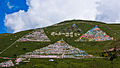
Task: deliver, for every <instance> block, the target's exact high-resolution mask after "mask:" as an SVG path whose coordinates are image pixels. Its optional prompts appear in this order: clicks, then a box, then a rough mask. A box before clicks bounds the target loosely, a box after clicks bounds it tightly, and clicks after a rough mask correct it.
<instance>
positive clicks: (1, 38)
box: [0, 20, 120, 68]
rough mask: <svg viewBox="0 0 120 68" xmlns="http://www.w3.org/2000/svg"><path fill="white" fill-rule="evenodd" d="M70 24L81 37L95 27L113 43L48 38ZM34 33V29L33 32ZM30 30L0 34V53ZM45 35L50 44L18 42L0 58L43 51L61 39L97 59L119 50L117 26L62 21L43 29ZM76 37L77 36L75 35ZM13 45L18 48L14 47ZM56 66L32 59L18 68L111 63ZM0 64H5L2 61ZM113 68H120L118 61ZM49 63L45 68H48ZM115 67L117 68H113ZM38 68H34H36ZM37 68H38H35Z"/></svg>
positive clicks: (76, 64) (74, 65)
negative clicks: (113, 48)
mask: <svg viewBox="0 0 120 68" xmlns="http://www.w3.org/2000/svg"><path fill="white" fill-rule="evenodd" d="M73 24H76V25H77V26H78V27H79V28H80V29H81V30H82V33H81V35H82V34H84V33H85V32H87V31H88V30H90V29H92V28H93V27H94V26H95V25H98V27H99V28H100V29H101V30H102V31H104V32H106V33H107V34H108V35H109V36H111V37H114V40H113V41H102V42H75V41H74V40H76V39H78V38H79V37H73V38H71V37H65V36H51V35H50V34H51V32H59V31H61V30H64V29H66V28H69V27H70V26H72V25H73ZM33 30H36V29H33ZM33 30H27V31H22V32H18V33H15V34H1V35H0V51H2V50H4V49H5V48H6V47H8V46H9V45H10V44H12V43H13V42H15V41H16V40H17V39H19V38H20V37H22V36H24V35H26V34H28V33H30V32H31V31H33ZM44 30H45V33H46V34H47V36H48V37H49V38H50V40H51V42H17V43H15V44H14V45H13V46H12V47H10V48H9V49H8V50H6V51H5V52H3V53H2V54H1V55H0V57H2V56H5V57H17V56H19V55H21V54H25V53H26V52H31V51H33V50H35V49H40V48H42V47H45V46H47V45H49V44H53V43H55V42H56V41H58V40H61V39H64V40H65V41H66V42H67V43H68V44H70V45H72V46H74V47H77V48H79V49H81V50H84V51H86V52H87V53H88V54H92V55H94V56H100V55H101V53H102V52H103V50H105V49H108V48H112V47H115V46H120V45H119V44H120V42H119V40H120V33H119V31H120V25H119V24H105V23H101V22H96V21H82V20H72V21H64V22H61V23H59V24H57V26H54V25H53V26H49V27H45V28H44ZM78 33H79V32H78ZM16 45H17V46H18V47H16ZM24 48H26V50H24ZM55 60H56V62H58V64H57V65H56V64H55V63H54V62H48V59H39V60H38V59H32V60H31V62H30V63H28V64H24V63H23V64H22V65H20V66H18V67H19V68H26V67H28V68H31V66H35V65H36V66H41V67H40V68H48V67H49V68H55V67H56V68H103V67H106V68H112V66H111V64H110V61H108V60H104V59H83V60H81V59H79V60H77V59H55ZM0 61H1V62H2V61H4V60H1V59H0ZM114 62H115V64H114V67H115V68H120V65H117V63H118V64H120V63H119V62H118V61H117V60H115V61H114ZM47 63H48V65H47ZM70 65H71V66H70ZM116 66H118V67H116ZM36 68H37V67H36ZM38 68H39V67H38Z"/></svg>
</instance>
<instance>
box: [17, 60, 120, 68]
mask: <svg viewBox="0 0 120 68" xmlns="http://www.w3.org/2000/svg"><path fill="white" fill-rule="evenodd" d="M30 61H31V62H30V63H21V64H20V65H18V66H15V67H18V68H112V67H113V68H120V66H119V65H120V59H115V60H114V61H113V64H112V63H111V61H109V60H105V59H54V62H50V61H49V59H31V60H30Z"/></svg>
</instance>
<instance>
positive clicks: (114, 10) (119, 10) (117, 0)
mask: <svg viewBox="0 0 120 68" xmlns="http://www.w3.org/2000/svg"><path fill="white" fill-rule="evenodd" d="M97 11H98V12H99V14H98V15H97V16H96V20H99V21H103V22H114V23H115V22H119V23H120V20H118V19H120V0H101V1H100V2H99V6H98V8H97Z"/></svg>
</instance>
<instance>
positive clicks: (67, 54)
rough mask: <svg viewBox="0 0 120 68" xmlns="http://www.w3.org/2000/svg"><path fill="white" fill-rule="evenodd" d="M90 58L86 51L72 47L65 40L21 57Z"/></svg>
mask: <svg viewBox="0 0 120 68" xmlns="http://www.w3.org/2000/svg"><path fill="white" fill-rule="evenodd" d="M89 56H90V55H88V54H87V53H86V52H85V51H82V50H79V49H78V48H75V47H72V46H70V45H69V44H67V43H66V42H65V41H64V40H60V41H57V42H56V43H54V44H50V45H48V46H46V47H43V48H41V49H37V50H35V51H33V52H28V53H26V54H25V55H20V57H25V58H75V57H89Z"/></svg>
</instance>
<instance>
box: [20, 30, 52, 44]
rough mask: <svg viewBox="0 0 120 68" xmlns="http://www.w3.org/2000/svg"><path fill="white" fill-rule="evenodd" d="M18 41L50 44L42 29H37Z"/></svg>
mask: <svg viewBox="0 0 120 68" xmlns="http://www.w3.org/2000/svg"><path fill="white" fill-rule="evenodd" d="M18 41H43V42H50V39H49V38H48V37H47V35H46V34H45V32H44V30H43V29H38V30H36V31H33V32H32V33H29V34H28V35H25V36H23V37H22V38H20V39H19V40H18Z"/></svg>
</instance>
